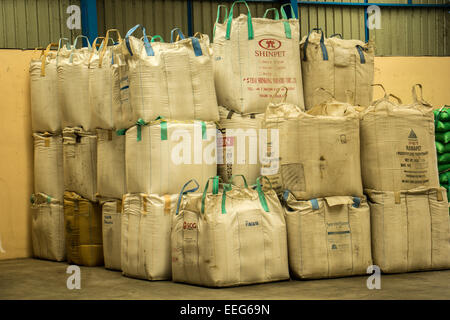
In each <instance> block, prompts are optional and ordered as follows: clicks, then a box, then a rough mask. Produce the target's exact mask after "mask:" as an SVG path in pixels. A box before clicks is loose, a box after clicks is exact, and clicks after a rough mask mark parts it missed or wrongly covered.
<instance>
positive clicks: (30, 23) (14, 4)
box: [0, 0, 81, 49]
mask: <svg viewBox="0 0 450 320" xmlns="http://www.w3.org/2000/svg"><path fill="white" fill-rule="evenodd" d="M72 4H76V5H80V0H1V1H0V48H19V49H33V48H36V47H45V46H46V45H47V44H49V43H50V42H58V40H59V38H61V37H66V38H69V39H71V40H73V39H74V38H75V37H76V36H77V35H79V34H81V30H70V29H69V28H67V24H66V20H67V18H68V17H69V15H68V14H67V13H66V10H67V7H68V6H70V5H72Z"/></svg>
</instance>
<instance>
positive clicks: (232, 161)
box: [217, 107, 264, 182]
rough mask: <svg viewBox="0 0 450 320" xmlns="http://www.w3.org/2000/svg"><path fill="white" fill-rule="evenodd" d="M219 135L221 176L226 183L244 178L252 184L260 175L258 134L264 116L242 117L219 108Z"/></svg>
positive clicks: (250, 115) (218, 148)
mask: <svg viewBox="0 0 450 320" xmlns="http://www.w3.org/2000/svg"><path fill="white" fill-rule="evenodd" d="M219 115H220V122H219V127H220V129H219V130H220V132H221V134H222V135H221V136H218V143H217V159H218V160H220V161H221V162H219V163H218V166H217V170H218V174H219V175H220V176H221V177H222V178H223V180H224V181H225V182H228V181H229V179H230V178H231V176H232V175H235V174H243V175H244V176H245V177H246V178H247V179H248V180H249V181H255V180H256V178H257V177H258V176H259V175H260V169H261V165H260V163H259V159H258V155H259V154H258V152H259V148H258V143H259V130H260V129H261V128H262V123H263V120H264V115H263V114H239V113H236V112H234V111H230V110H228V109H226V108H224V107H219Z"/></svg>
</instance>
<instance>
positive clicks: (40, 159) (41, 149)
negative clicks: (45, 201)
mask: <svg viewBox="0 0 450 320" xmlns="http://www.w3.org/2000/svg"><path fill="white" fill-rule="evenodd" d="M33 138H34V192H35V193H44V194H47V195H49V196H50V197H52V198H55V199H57V200H59V201H63V199H64V167H63V139H62V136H61V135H52V134H50V133H33Z"/></svg>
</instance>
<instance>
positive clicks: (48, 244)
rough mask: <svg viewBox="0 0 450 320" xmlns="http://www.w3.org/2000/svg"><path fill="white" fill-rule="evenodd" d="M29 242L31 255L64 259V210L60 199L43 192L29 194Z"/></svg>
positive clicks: (49, 258)
mask: <svg viewBox="0 0 450 320" xmlns="http://www.w3.org/2000/svg"><path fill="white" fill-rule="evenodd" d="M31 207H32V208H33V209H34V210H33V213H32V216H31V242H32V245H33V256H34V257H36V258H41V259H48V260H54V261H63V260H65V259H66V243H65V238H64V210H63V205H62V202H61V201H60V200H56V199H55V198H52V197H50V196H48V195H46V194H44V193H36V194H33V195H32V196H31Z"/></svg>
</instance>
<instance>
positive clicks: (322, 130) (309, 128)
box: [261, 99, 363, 200]
mask: <svg viewBox="0 0 450 320" xmlns="http://www.w3.org/2000/svg"><path fill="white" fill-rule="evenodd" d="M264 126H265V128H267V129H268V132H267V135H268V136H270V138H267V141H268V148H267V152H268V153H271V154H272V157H271V159H270V161H269V162H268V164H264V165H263V168H262V169H261V173H262V174H264V175H266V176H267V177H268V178H269V180H271V182H272V185H273V186H274V188H275V189H276V190H277V192H278V193H279V194H281V193H282V192H283V191H284V190H290V191H291V192H292V193H293V195H294V196H295V197H296V198H297V199H298V200H310V199H313V198H321V197H328V196H362V194H363V190H362V182H361V169H360V168H361V167H360V156H359V149H360V140H359V118H358V113H357V112H356V111H355V110H354V108H353V107H352V106H351V105H350V104H348V103H344V102H339V101H336V100H335V99H328V100H327V101H326V102H324V103H322V104H320V105H318V106H316V107H314V108H313V109H311V110H309V111H308V112H306V113H305V112H303V111H302V110H301V109H300V108H299V107H297V106H295V105H292V104H287V103H285V102H280V103H276V104H275V103H270V104H269V106H268V107H267V111H266V115H265V124H264ZM277 130H278V131H277ZM276 133H278V136H279V137H280V138H279V139H272V135H274V134H276Z"/></svg>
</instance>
